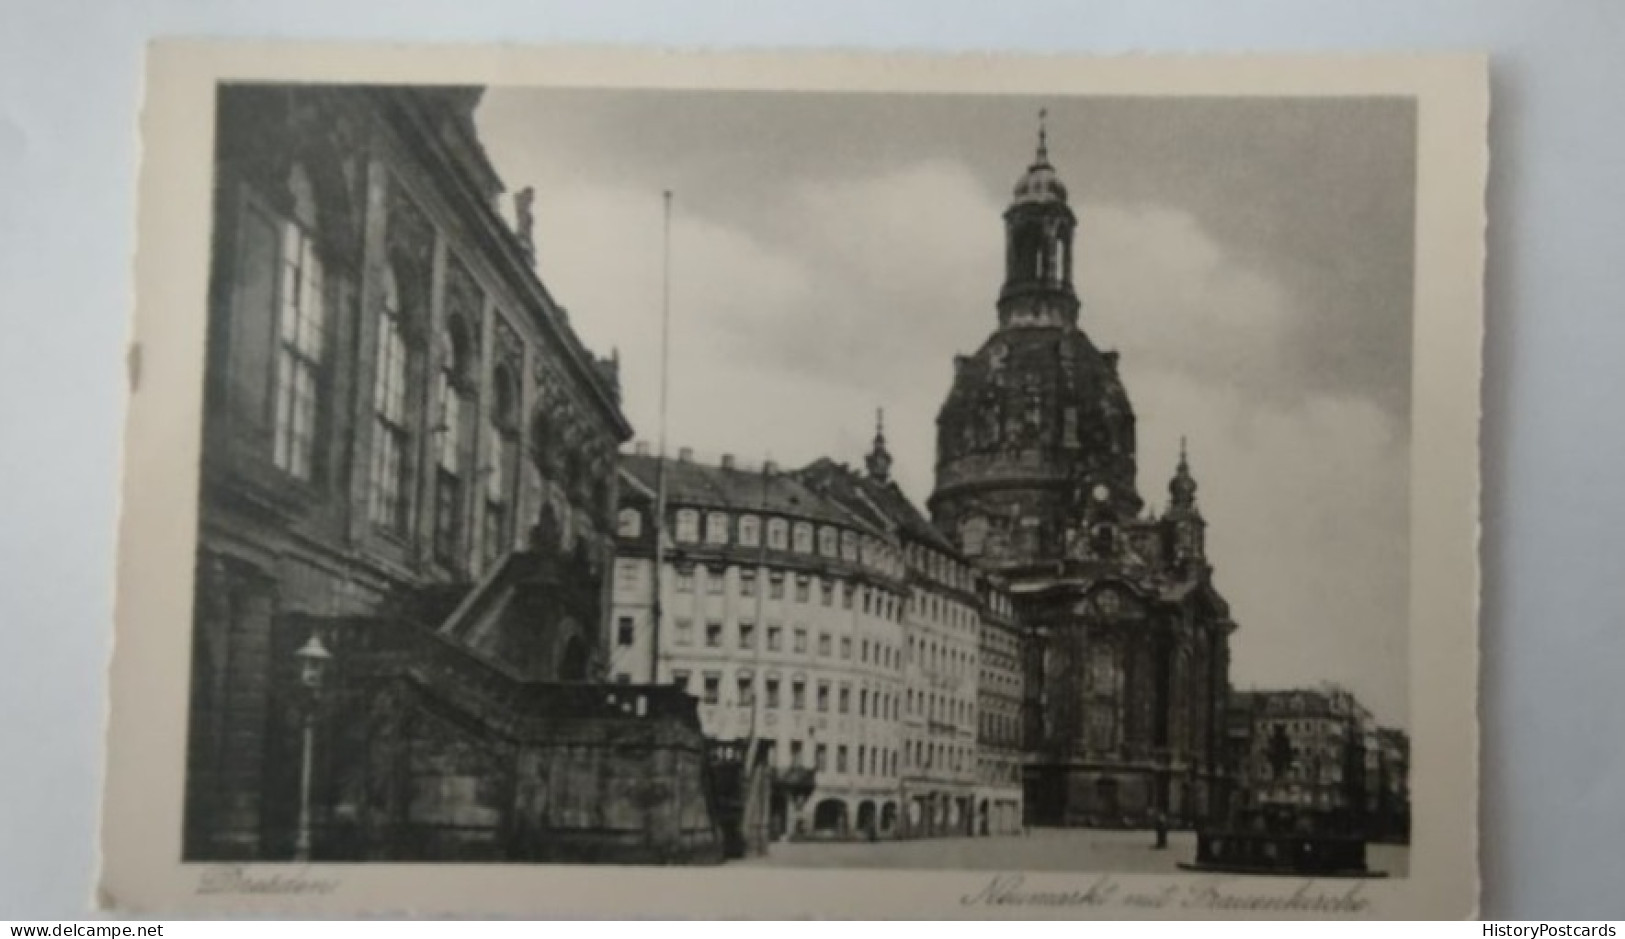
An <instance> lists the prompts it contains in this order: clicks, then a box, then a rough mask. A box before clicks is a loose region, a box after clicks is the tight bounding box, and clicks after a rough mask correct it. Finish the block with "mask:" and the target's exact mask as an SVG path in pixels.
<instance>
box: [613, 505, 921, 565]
mask: <svg viewBox="0 0 1625 939" xmlns="http://www.w3.org/2000/svg"><path fill="white" fill-rule="evenodd" d="M673 518H674V521H675V525H674V526H673V528H674V531H673V535H674V537H675V539H676V540H677V542H678V543H680V544H700V543H702V542H703V543H704V544H710V545H727V544H736V545H739V546H740V547H745V548H758V547H762V546H763V538H764V534H763V530H764V526H763V523H762V518H761V516H757V515H740V516H738V518H737V525H736V524H735V522H736V520H735V519H734V517H733V516H730V515H729V514H728V513H727V512H719V511H712V512H706V513H704V514H703V520H704V531H703V537H702V532H701V520H702V513H701V512H700V510H698V509H688V508H684V509H678V510H677V511H676V513H675V514H674V516H673ZM765 530H766V533H765V538H766V547H767V548H768V549H769V550H772V551H793V552H795V553H796V554H809V555H810V554H816V555H821V556H823V557H826V558H840V559H842V560H844V561H847V562H850V563H853V564H858V563H862V564H864V565H865V566H868V567H873V568H877V569H881V570H885V571H888V572H890V573H892V574H894V575H895V574H898V573H900V571H899V565H898V558H897V555H896V552H894V551H893V550H892V549H891V548H890V547H889V546H887V545H886V544H885V543H884V542H882V541H880V540H879V539H876V538H874V537H872V536H870V535H860V534H858V533H857V532H855V531H851V530H842V529H838V528H836V527H835V526H833V525H814V524H813V523H812V522H806V521H798V522H792V521H790V520H789V519H785V518H778V517H773V516H770V517H768V519H767V523H766V526H765ZM617 534H619V535H620V536H621V537H623V538H637V537H640V536H641V535H642V534H643V512H642V511H641V510H639V509H637V508H635V507H632V506H627V507H625V508H623V509H621V512H620V515H619V517H618V519H617Z"/></svg>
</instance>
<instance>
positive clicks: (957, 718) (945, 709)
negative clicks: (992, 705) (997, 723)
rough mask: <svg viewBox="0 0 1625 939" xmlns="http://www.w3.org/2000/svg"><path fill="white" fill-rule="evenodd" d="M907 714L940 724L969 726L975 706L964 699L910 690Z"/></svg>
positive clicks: (907, 695)
mask: <svg viewBox="0 0 1625 939" xmlns="http://www.w3.org/2000/svg"><path fill="white" fill-rule="evenodd" d="M904 706H905V707H906V709H907V713H908V714H911V715H915V716H918V717H923V718H925V719H926V720H928V721H933V722H935V723H939V724H963V725H968V724H970V722H971V717H972V715H973V714H974V713H975V706H974V705H973V704H972V703H971V702H970V701H968V700H965V699H963V698H955V697H952V696H949V695H942V694H937V693H935V692H932V691H918V692H917V691H914V690H913V689H909V691H908V692H907V694H906V696H905V697H904Z"/></svg>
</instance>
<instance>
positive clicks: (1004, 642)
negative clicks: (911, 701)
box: [976, 574, 1026, 835]
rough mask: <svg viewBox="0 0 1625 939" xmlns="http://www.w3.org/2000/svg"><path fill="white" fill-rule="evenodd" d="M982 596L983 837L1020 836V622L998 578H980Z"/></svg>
mask: <svg viewBox="0 0 1625 939" xmlns="http://www.w3.org/2000/svg"><path fill="white" fill-rule="evenodd" d="M977 592H978V593H979V594H980V596H981V600H982V602H981V607H980V612H981V615H982V624H981V630H980V639H981V641H980V649H979V653H980V655H979V662H978V674H977V698H976V700H977V715H976V734H977V796H976V798H977V827H978V834H990V835H1002V834H1010V833H1013V832H1019V831H1020V830H1021V828H1022V825H1023V820H1022V815H1023V811H1022V805H1023V803H1022V779H1021V776H1022V764H1023V762H1024V760H1023V756H1024V753H1025V750H1024V749H1023V747H1022V737H1021V734H1022V726H1023V717H1022V709H1023V707H1024V706H1025V704H1026V698H1025V695H1024V694H1023V693H1022V687H1023V686H1022V681H1023V672H1024V668H1025V663H1024V662H1023V660H1022V648H1023V645H1022V634H1021V624H1020V622H1019V621H1017V619H1016V613H1015V607H1014V604H1013V603H1012V602H1011V600H1010V596H1009V594H1008V593H1006V592H1005V591H1004V589H1003V585H1002V584H1001V583H1000V581H999V578H998V577H997V576H996V575H989V574H982V575H979V577H978V579H977Z"/></svg>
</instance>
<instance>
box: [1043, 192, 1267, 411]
mask: <svg viewBox="0 0 1625 939" xmlns="http://www.w3.org/2000/svg"><path fill="white" fill-rule="evenodd" d="M1077 214H1078V232H1077V239H1076V245H1075V252H1076V257H1077V262H1076V271H1075V275H1076V276H1075V281H1076V284H1077V287H1078V291H1079V294H1080V296H1081V298H1082V300H1083V302H1084V309H1083V313H1082V316H1081V323H1082V325H1083V327H1084V329H1085V330H1087V331H1088V332H1089V333H1090V334H1091V335H1092V336H1094V337H1095V339H1096V341H1097V343H1100V344H1103V345H1105V346H1106V347H1115V348H1117V349H1119V350H1120V351H1121V352H1122V353H1123V356H1124V358H1125V359H1132V360H1134V361H1137V362H1142V363H1146V364H1149V365H1153V366H1157V367H1163V368H1168V369H1177V370H1179V371H1182V372H1185V373H1187V374H1190V375H1193V376H1197V377H1200V378H1203V379H1207V380H1210V381H1220V382H1224V383H1226V384H1243V385H1246V386H1248V387H1250V388H1252V389H1255V390H1257V391H1259V392H1260V393H1269V392H1271V391H1275V392H1276V393H1279V391H1280V390H1281V389H1282V387H1283V383H1282V382H1281V381H1280V379H1281V377H1282V372H1283V360H1282V357H1281V354H1280V353H1281V349H1282V345H1283V341H1284V339H1285V338H1286V336H1287V333H1288V331H1289V330H1290V329H1291V328H1292V325H1293V323H1292V318H1293V317H1292V314H1293V310H1292V307H1291V305H1290V301H1289V297H1288V295H1287V292H1286V291H1285V290H1284V289H1283V288H1282V287H1281V286H1280V285H1279V284H1277V283H1276V282H1275V281H1273V280H1271V279H1270V278H1269V277H1268V276H1266V275H1265V274H1263V273H1262V272H1260V271H1258V270H1255V269H1253V268H1252V267H1250V266H1249V265H1247V264H1245V263H1243V262H1242V261H1241V260H1240V259H1238V258H1236V257H1234V256H1231V255H1229V254H1227V252H1226V251H1225V250H1224V248H1223V247H1222V246H1221V245H1220V244H1219V243H1218V242H1216V241H1215V240H1214V238H1213V237H1212V236H1211V235H1210V234H1209V233H1208V232H1206V231H1205V230H1203V228H1202V227H1201V226H1200V224H1199V223H1198V222H1197V220H1196V218H1195V216H1193V215H1191V214H1190V213H1189V212H1186V211H1183V210H1180V209H1175V208H1169V207H1164V206H1155V205H1134V206H1123V205H1112V204H1096V205H1084V206H1079V207H1078V208H1077Z"/></svg>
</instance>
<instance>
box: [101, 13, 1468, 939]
mask: <svg viewBox="0 0 1625 939" xmlns="http://www.w3.org/2000/svg"><path fill="white" fill-rule="evenodd" d="M1487 87H1488V86H1487V75H1486V63H1485V61H1484V60H1483V59H1482V58H1479V57H1473V56H1393V57H1361V58H1352V57H1345V58H1336V57H1330V58H1311V57H1300V58H1284V57H1276V58H1270V57H1241V56H1237V57H1228V58H1199V57H1177V58H1175V57H1169V58H1158V57H1154V56H1136V57H1123V58H1073V57H1044V58H1024V57H1013V56H1007V57H997V56H973V55H965V56H926V55H878V54H869V55H837V54H810V53H799V54H790V53H772V54H765V53H764V54H745V53H697V52H696V53H678V52H640V51H632V50H580V49H548V48H534V49H524V48H514V47H489V48H474V47H461V48H458V47H410V46H377V47H357V46H345V45H294V44H283V45H279V44H260V43H230V44H227V43H201V42H175V43H159V44H157V45H155V46H154V47H153V48H152V50H151V55H150V61H149V65H148V83H147V88H146V96H147V97H146V103H145V110H144V115H143V120H142V142H143V158H142V167H141V173H140V221H139V248H138V256H137V261H136V268H137V270H136V283H137V302H136V310H135V319H134V326H133V331H132V345H131V355H130V361H131V374H130V389H131V396H130V414H129V430H128V440H127V447H126V462H125V466H124V478H125V484H124V485H125V489H124V502H123V518H122V521H121V525H122V530H121V536H120V557H119V571H118V609H117V643H116V652H115V655H114V660H113V663H112V707H111V716H110V731H109V740H108V754H109V758H108V776H107V782H106V802H105V808H104V818H103V825H102V828H103V869H102V872H101V880H100V891H101V893H100V901H101V902H102V904H104V905H105V906H107V907H110V908H113V909H118V910H124V911H150V912H182V911H185V912H197V913H206V914H231V913H236V912H243V913H248V912H252V913H263V912H279V913H288V914H343V913H418V914H440V913H455V914H465V915H470V914H472V915H479V914H490V915H504V916H516V915H517V916H525V915H537V916H553V917H556V916H595V917H615V916H639V917H647V916H662V915H664V916H674V917H704V916H730V917H733V916H746V917H807V916H814V917H1033V916H1063V917H1110V918H1124V917H1169V918H1193V917H1194V918H1204V919H1212V918H1228V917H1245V918H1258V917H1285V918H1296V919H1302V918H1309V917H1320V916H1327V917H1380V918H1385V919H1391V918H1418V917H1468V916H1471V915H1473V914H1474V912H1475V911H1476V908H1477V889H1478V866H1477V842H1476V813H1477V773H1478V767H1477V720H1476V705H1477V685H1476V683H1477V644H1476V637H1477V630H1476V619H1477V596H1478V589H1477V584H1478V567H1477V537H1478V534H1477V533H1478V524H1477V512H1478V490H1479V482H1478V413H1479V372H1480V370H1479V347H1480V340H1481V335H1482V316H1481V306H1482V289H1481V278H1482V266H1483V231H1484V226H1485V218H1484V185H1485V170H1486V161H1487V154H1486V136H1485V122H1486V116H1487V111H1488V91H1487Z"/></svg>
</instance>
